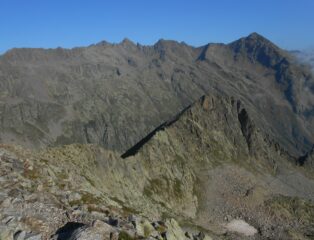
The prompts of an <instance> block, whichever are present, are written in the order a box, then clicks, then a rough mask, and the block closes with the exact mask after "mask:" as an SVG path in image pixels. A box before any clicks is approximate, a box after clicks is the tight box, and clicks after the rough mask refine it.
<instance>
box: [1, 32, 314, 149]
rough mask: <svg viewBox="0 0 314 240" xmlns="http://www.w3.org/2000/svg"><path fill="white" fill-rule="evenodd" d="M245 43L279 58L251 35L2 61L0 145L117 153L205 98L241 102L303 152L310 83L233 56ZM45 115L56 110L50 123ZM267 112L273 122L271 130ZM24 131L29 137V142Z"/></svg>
mask: <svg viewBox="0 0 314 240" xmlns="http://www.w3.org/2000/svg"><path fill="white" fill-rule="evenodd" d="M252 39H253V40H254V41H253V43H254V42H256V41H257V42H258V43H259V42H262V45H263V46H264V45H265V42H266V45H267V48H266V49H272V50H269V51H268V50H267V51H266V52H263V51H264V50H263V49H264V48H261V50H259V48H258V50H257V51H258V52H257V53H258V54H260V53H261V54H262V55H263V56H264V55H265V54H266V55H267V54H268V55H269V57H270V58H272V54H273V51H277V50H278V48H277V47H276V46H275V45H273V44H271V43H270V42H269V41H268V40H264V38H263V37H261V36H260V35H256V34H252V35H250V36H249V37H247V38H243V39H240V40H238V41H236V42H233V43H231V45H230V44H229V45H226V44H208V45H205V46H202V47H198V48H194V47H190V46H188V45H186V44H183V43H178V42H174V41H163V40H161V41H159V42H157V43H156V44H155V45H153V46H142V45H136V44H134V43H130V42H128V41H126V42H128V44H125V46H123V42H122V43H120V44H113V45H110V44H109V45H106V44H105V45H102V46H101V45H97V44H96V45H91V46H89V47H86V48H75V49H72V50H64V49H56V50H38V49H37V50H27V49H26V50H25V49H23V50H14V51H13V52H9V53H8V54H5V55H2V56H1V57H0V84H1V89H2V90H1V94H0V97H1V98H0V101H1V106H0V107H1V115H2V121H1V123H2V124H1V126H0V128H1V129H2V134H1V136H0V139H1V141H2V142H6V141H10V142H15V141H16V142H17V143H19V144H20V143H23V142H24V144H26V145H27V146H32V147H44V146H47V145H52V146H53V145H60V144H64V143H99V144H101V145H103V146H104V147H106V148H109V149H118V150H119V151H121V152H123V151H124V150H126V149H128V148H129V147H131V146H132V145H134V144H135V143H136V142H137V141H139V140H140V139H142V138H143V137H144V136H145V135H146V133H148V132H150V131H152V130H153V129H154V128H155V127H156V126H158V125H160V123H161V122H164V121H167V119H169V118H170V117H171V116H174V115H175V114H176V113H177V112H178V111H180V110H182V109H184V108H185V107H186V106H188V105H190V104H191V103H192V102H193V101H195V100H196V99H198V98H199V97H200V96H202V95H204V94H206V93H207V92H208V91H212V92H213V93H214V92H220V93H225V94H227V95H233V96H236V97H239V98H242V99H241V100H242V101H244V102H246V103H247V104H249V105H250V106H249V108H252V109H254V111H255V112H256V113H255V114H253V115H256V116H255V118H256V119H257V121H258V122H259V123H258V124H259V125H261V126H262V127H263V128H265V129H266V130H267V129H269V130H268V131H269V132H270V134H273V135H274V136H275V137H277V138H278V139H279V141H281V142H282V145H283V146H285V147H286V148H287V149H290V150H292V151H294V152H295V153H297V154H299V153H300V152H302V153H305V152H306V151H308V150H309V148H310V147H311V145H312V143H313V141H314V133H313V132H312V131H311V130H310V129H311V127H312V126H313V124H314V120H313V115H312V112H314V111H313V109H312V108H313V107H312V106H313V91H311V90H310V91H303V89H307V88H308V89H312V87H311V86H312V85H313V78H312V77H311V76H310V75H309V74H308V73H307V72H306V70H305V69H303V68H302V67H301V66H297V65H295V64H294V63H292V62H291V63H290V62H288V63H287V62H283V63H280V65H278V66H277V65H276V66H270V65H269V64H270V63H267V64H266V65H265V64H264V65H263V62H261V63H260V62H258V61H256V60H258V58H257V59H256V60H254V59H255V56H254V55H252V53H250V51H249V50H243V54H242V53H241V54H239V53H238V52H237V51H235V50H234V49H233V48H232V44H233V45H234V44H236V43H238V44H240V43H241V42H243V41H246V42H251V41H252ZM256 39H257V40H256ZM254 44H256V43H254ZM254 44H253V46H255V45H254ZM240 45H241V44H240ZM268 45H270V46H268ZM246 53H248V54H251V55H247V54H246ZM257 53H254V54H257ZM280 53H281V50H280ZM201 55H202V57H201ZM268 55H267V56H268ZM285 55H286V53H284V56H281V55H280V56H281V57H285ZM252 59H253V62H252ZM273 59H275V58H273ZM276 61H277V60H275V62H276ZM289 61H290V60H289ZM299 79H301V80H299ZM311 84H312V85H311ZM266 88H268V89H269V90H270V91H265V89H266ZM313 89H314V88H313ZM304 93H305V94H304ZM266 102H268V103H267V104H266ZM165 104H166V105H168V107H167V108H164V105H165ZM267 105H269V107H268V108H265V106H267ZM6 106H14V108H12V107H10V108H8V107H6ZM47 107H48V108H51V109H52V110H53V111H55V114H53V115H54V116H55V119H54V120H51V116H50V115H49V114H48V113H47V112H46V111H45V110H44V108H47ZM138 109H140V110H138ZM272 109H273V110H272ZM274 109H275V110H276V111H277V112H278V113H280V114H279V115H278V120H276V121H275V120H273V119H272V114H271V111H274ZM258 112H261V113H262V116H257V115H258V114H259V113H258ZM111 113H112V114H111ZM284 115H285V116H286V117H288V118H289V119H290V120H289V121H290V123H285V125H284V126H282V125H280V124H278V123H279V122H284V119H285V118H286V117H284ZM10 119H14V121H11V120H10ZM57 119H58V121H57ZM127 122H128V124H127ZM29 126H32V128H34V131H35V132H36V134H33V136H30V135H29V133H28V132H27V131H28V128H29ZM13 129H15V130H14V131H13ZM52 133H53V134H52ZM48 135H49V138H47V136H48ZM21 139H23V140H22V141H21ZM278 139H277V140H278Z"/></svg>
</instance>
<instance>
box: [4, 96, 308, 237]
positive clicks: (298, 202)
mask: <svg viewBox="0 0 314 240" xmlns="http://www.w3.org/2000/svg"><path fill="white" fill-rule="evenodd" d="M0 152H1V161H0V163H1V165H0V170H1V174H0V176H1V178H0V181H1V185H0V189H1V191H0V192H1V195H0V196H1V199H0V222H1V225H0V228H1V229H4V230H3V231H1V234H2V235H1V237H2V238H3V239H5V238H6V237H8V239H12V237H13V236H15V235H16V236H20V235H21V234H23V235H21V238H22V236H23V238H22V239H27V237H28V236H36V237H38V238H39V239H40V238H41V239H49V238H50V237H52V238H53V239H138V238H145V239H154V238H155V239H156V238H157V239H211V238H212V239H245V238H247V239H280V238H281V239H309V236H310V237H311V236H313V233H314V229H313V225H312V220H311V219H313V218H312V217H313V216H314V206H313V204H312V202H311V201H313V199H314V180H313V175H311V174H312V173H311V171H310V170H309V169H307V168H304V167H303V166H298V165H296V162H297V160H298V158H295V157H292V156H290V154H289V153H288V152H287V151H285V150H284V149H283V148H282V147H281V146H280V145H279V144H278V143H276V142H275V141H274V140H273V139H272V138H271V137H270V136H269V135H268V133H265V132H264V131H262V130H261V129H260V128H259V127H258V126H257V125H256V123H255V121H254V120H253V118H251V114H250V110H249V109H247V108H246V105H245V104H244V103H242V102H241V101H240V100H238V99H235V98H233V97H228V96H223V95H222V94H219V95H212V94H209V95H206V96H203V97H201V98H200V99H199V100H198V101H196V102H195V103H194V104H192V105H191V106H189V107H187V108H186V109H185V110H184V111H182V112H180V113H179V114H178V115H177V116H175V117H174V118H173V119H171V120H169V121H166V122H165V123H164V124H162V125H160V126H159V127H158V128H157V129H155V130H154V131H152V132H151V133H150V134H148V135H147V136H146V137H145V138H144V139H143V140H142V141H139V142H138V143H137V144H135V146H134V147H132V148H130V149H129V150H127V151H126V152H125V153H123V154H121V153H120V152H118V151H112V150H107V149H104V148H102V147H99V146H96V145H81V144H76V145H66V146H62V147H56V148H47V149H43V150H40V151H35V150H32V151H31V150H25V149H23V148H19V147H16V146H10V145H1V148H0ZM174 219H176V220H174ZM234 222H236V223H241V224H240V225H239V224H236V229H239V226H240V227H241V231H235V228H234ZM244 223H246V224H247V225H246V224H244ZM228 226H229V228H228ZM230 226H233V228H230ZM243 229H244V230H248V229H249V230H250V234H248V232H247V231H242V230H243ZM254 229H256V230H257V231H256V232H255V231H253V230H254ZM24 235H25V236H27V237H24ZM183 236H184V238H183ZM108 237H109V238H108Z"/></svg>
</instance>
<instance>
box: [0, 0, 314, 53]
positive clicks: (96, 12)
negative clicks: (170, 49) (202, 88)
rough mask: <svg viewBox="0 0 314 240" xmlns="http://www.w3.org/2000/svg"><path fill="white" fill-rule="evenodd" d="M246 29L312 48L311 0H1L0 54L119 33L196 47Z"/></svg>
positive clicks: (143, 41)
mask: <svg viewBox="0 0 314 240" xmlns="http://www.w3.org/2000/svg"><path fill="white" fill-rule="evenodd" d="M251 32H258V33H260V34H262V35H264V36H265V37H267V38H269V39H270V40H272V41H274V42H275V43H277V44H278V45H279V46H281V47H283V48H286V49H304V48H309V47H314V0H158V1H157V0H155V1H153V0H133V1H131V0H124V1H122V0H115V1H110V0H0V53H3V52H4V51H6V50H8V49H9V48H13V47H45V48H51V47H58V46H61V47H67V48H68V47H73V46H85V45H89V44H92V43H97V42H100V41H101V40H107V41H109V42H120V41H121V40H122V39H123V38H124V37H127V38H129V39H131V40H133V41H134V42H139V43H141V44H153V43H155V42H156V41H157V40H158V39H160V38H164V39H174V40H178V41H184V42H186V43H188V44H191V45H194V46H199V45H203V44H206V43H208V42H225V43H227V42H230V41H233V40H235V39H237V38H240V37H241V36H246V35H248V34H249V33H251Z"/></svg>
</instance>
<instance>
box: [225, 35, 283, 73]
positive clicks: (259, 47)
mask: <svg viewBox="0 0 314 240" xmlns="http://www.w3.org/2000/svg"><path fill="white" fill-rule="evenodd" d="M229 47H230V48H231V49H232V50H233V51H234V53H235V57H236V58H238V59H239V58H248V59H249V60H250V61H251V62H252V63H255V62H258V63H259V64H262V65H263V66H266V67H272V66H274V65H276V64H277V63H278V62H280V61H281V60H282V59H283V58H285V57H287V54H285V53H284V52H283V51H282V50H281V49H280V48H279V47H277V46H276V45H275V44H273V43H272V42H271V41H269V40H268V39H266V38H265V37H263V36H261V35H259V34H258V33H252V34H250V35H249V36H247V37H244V38H241V39H239V40H237V41H234V42H232V43H230V44H229Z"/></svg>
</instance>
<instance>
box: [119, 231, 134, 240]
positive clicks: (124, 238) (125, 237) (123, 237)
mask: <svg viewBox="0 0 314 240" xmlns="http://www.w3.org/2000/svg"><path fill="white" fill-rule="evenodd" d="M118 240H136V238H133V237H131V236H130V235H129V234H128V233H127V232H125V231H122V232H120V233H119V238H118Z"/></svg>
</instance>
